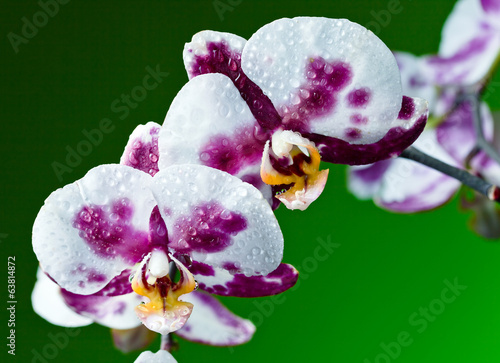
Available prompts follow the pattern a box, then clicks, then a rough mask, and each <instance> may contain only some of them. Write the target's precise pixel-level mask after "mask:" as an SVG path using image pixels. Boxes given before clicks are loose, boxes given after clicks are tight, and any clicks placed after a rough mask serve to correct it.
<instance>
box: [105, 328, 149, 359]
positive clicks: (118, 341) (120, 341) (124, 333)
mask: <svg viewBox="0 0 500 363" xmlns="http://www.w3.org/2000/svg"><path fill="white" fill-rule="evenodd" d="M111 336H112V337H113V343H114V345H115V347H116V348H117V349H119V350H120V351H122V352H123V353H129V352H132V351H134V350H142V349H144V348H146V347H147V346H148V345H150V344H151V343H152V342H153V341H154V340H155V339H156V337H157V336H158V335H157V333H156V332H154V331H152V330H149V329H148V328H146V327H145V326H144V325H142V324H141V325H139V326H138V327H136V328H132V329H112V330H111Z"/></svg>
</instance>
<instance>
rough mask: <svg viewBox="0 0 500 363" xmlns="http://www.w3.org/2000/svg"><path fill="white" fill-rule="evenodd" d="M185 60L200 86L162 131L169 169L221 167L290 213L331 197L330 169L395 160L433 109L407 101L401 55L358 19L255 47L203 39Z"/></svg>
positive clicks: (307, 26)
mask: <svg viewBox="0 0 500 363" xmlns="http://www.w3.org/2000/svg"><path fill="white" fill-rule="evenodd" d="M183 56H184V63H185V66H186V70H187V72H188V75H189V78H190V79H191V80H190V81H189V82H188V83H187V84H186V85H185V86H184V87H183V88H182V90H181V91H180V92H179V93H178V95H177V96H176V97H175V99H174V101H173V102H172V105H171V107H170V109H169V111H168V113H167V115H166V118H165V122H164V124H163V126H162V129H161V131H160V135H159V155H160V160H159V166H160V169H161V168H164V167H167V166H169V165H174V164H185V163H191V164H202V165H207V166H210V167H214V168H217V169H220V170H223V171H226V172H228V173H230V174H232V175H235V176H237V177H239V178H241V179H242V180H244V181H247V182H250V183H252V184H253V185H255V186H256V187H258V188H259V189H260V190H261V191H262V192H263V194H264V195H265V196H266V197H267V198H268V199H269V200H273V199H272V196H273V195H276V197H277V198H278V200H279V201H280V202H282V203H284V204H285V205H286V207H288V208H290V209H301V210H304V209H306V208H307V206H308V205H309V204H310V203H311V202H312V201H313V200H315V199H316V198H317V197H318V196H319V195H320V194H321V192H322V190H323V188H324V186H325V183H326V180H327V175H328V170H323V171H320V170H319V165H320V160H323V161H327V162H332V163H342V164H350V165H355V164H367V163H372V162H375V161H379V160H383V159H387V158H391V157H395V156H397V155H399V154H400V153H401V152H402V151H403V150H404V149H406V148H407V147H408V146H409V145H411V144H412V143H413V142H414V141H415V139H416V138H417V137H418V135H419V134H420V133H421V132H422V130H423V128H424V126H425V122H426V117H427V104H426V102H425V101H424V100H421V99H418V98H414V99H413V98H410V97H406V96H403V94H402V90H401V83H400V75H399V70H398V67H397V64H396V61H395V59H394V56H393V55H392V53H391V52H390V51H389V49H387V47H386V46H385V45H384V44H383V42H382V41H381V40H380V39H378V38H377V37H376V36H375V35H374V34H373V33H372V32H370V31H368V30H367V29H365V28H364V27H362V26H360V25H358V24H355V23H351V22H350V21H348V20H335V19H326V18H307V17H302V18H294V19H280V20H276V21H274V22H272V23H270V24H267V25H265V26H264V27H262V28H260V29H259V30H258V31H257V32H256V33H255V34H254V35H253V36H252V37H251V38H250V39H249V40H248V41H246V40H245V39H243V38H241V37H239V36H236V35H233V34H228V33H219V32H214V31H203V32H200V33H198V34H196V35H195V36H194V37H193V39H192V41H191V42H190V43H188V44H186V46H185V48H184V54H183ZM273 204H274V207H276V206H277V205H276V203H273Z"/></svg>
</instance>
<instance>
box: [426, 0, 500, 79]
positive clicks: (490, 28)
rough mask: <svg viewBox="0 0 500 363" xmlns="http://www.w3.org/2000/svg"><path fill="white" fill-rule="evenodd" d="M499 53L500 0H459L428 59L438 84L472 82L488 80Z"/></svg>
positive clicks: (430, 69)
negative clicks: (433, 53)
mask: <svg viewBox="0 0 500 363" xmlns="http://www.w3.org/2000/svg"><path fill="white" fill-rule="evenodd" d="M499 56H500V0H459V1H458V2H457V3H456V5H455V7H454V8H453V10H452V12H451V14H450V15H449V17H448V19H447V20H446V22H445V24H444V26H443V31H442V35H441V43H440V45H439V52H438V54H437V56H433V57H428V58H427V59H426V61H425V62H426V64H427V66H428V70H429V71H430V72H432V79H433V81H434V83H435V84H437V85H440V86H446V85H459V86H470V85H475V84H478V83H479V82H480V83H484V82H485V80H486V79H487V78H488V76H489V75H491V72H492V71H493V70H494V67H495V66H496V64H497V63H498V61H499Z"/></svg>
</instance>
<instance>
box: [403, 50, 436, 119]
mask: <svg viewBox="0 0 500 363" xmlns="http://www.w3.org/2000/svg"><path fill="white" fill-rule="evenodd" d="M394 57H395V58H396V62H397V63H398V68H399V71H400V72H401V84H402V87H403V92H404V94H405V95H407V96H410V97H417V98H422V99H424V100H426V101H427V102H428V103H429V109H431V110H434V104H435V102H436V98H437V91H436V87H435V86H434V85H433V84H432V82H431V78H430V76H431V75H430V74H429V72H428V70H427V67H426V64H425V60H426V58H425V57H417V56H414V55H413V54H410V53H405V52H395V53H394Z"/></svg>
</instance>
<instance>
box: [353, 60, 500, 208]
mask: <svg viewBox="0 0 500 363" xmlns="http://www.w3.org/2000/svg"><path fill="white" fill-rule="evenodd" d="M396 58H397V60H398V64H399V67H400V70H401V75H402V81H403V89H405V91H406V92H408V94H411V95H420V96H423V95H425V97H427V99H428V100H429V101H430V110H431V115H430V119H431V120H433V122H431V123H430V124H429V125H428V126H427V127H426V128H425V130H424V132H423V133H422V135H421V136H420V137H419V138H418V139H417V141H416V142H415V144H414V146H415V147H417V148H419V149H421V150H422V151H424V152H426V153H427V154H429V155H432V156H433V157H435V158H437V159H439V160H441V161H444V162H446V163H448V164H450V165H453V166H455V167H457V168H465V167H466V164H467V163H469V162H470V164H471V165H470V167H471V168H472V169H473V170H474V171H475V172H476V173H477V174H480V175H482V176H483V177H484V178H485V179H487V180H489V181H490V182H492V183H494V184H498V183H500V169H499V166H498V164H497V163H495V162H494V161H493V160H491V159H490V158H488V157H487V156H486V155H485V154H484V153H480V154H479V155H478V156H476V157H475V158H473V159H472V160H470V161H469V155H470V153H471V151H472V150H473V149H474V147H475V146H476V132H475V130H474V117H475V114H474V112H475V110H474V109H473V106H472V105H471V104H470V103H469V102H460V103H458V104H457V101H456V98H457V95H459V94H460V92H461V89H460V88H445V89H442V90H440V91H439V92H438V91H437V88H436V87H435V86H434V84H433V81H432V75H430V73H429V68H428V66H427V64H426V62H427V57H415V56H412V55H410V54H407V53H396ZM480 107H481V117H482V120H481V122H482V125H483V129H484V132H485V136H486V137H487V138H488V139H491V138H492V134H493V120H492V115H491V112H490V110H489V108H488V106H487V105H486V104H485V103H481V105H480ZM460 187H461V183H460V182H459V181H457V180H455V179H453V178H451V177H449V176H447V175H444V174H442V173H440V172H438V171H436V170H434V169H431V168H428V167H426V166H424V165H422V164H419V163H416V162H414V161H411V160H406V159H401V158H397V159H393V160H385V161H381V162H378V163H375V164H372V165H368V166H357V167H351V168H350V169H349V189H350V190H351V192H352V193H354V194H355V195H356V196H357V197H358V198H360V199H373V200H374V202H375V203H376V204H377V205H378V206H380V207H382V208H384V209H387V210H391V211H395V212H401V213H412V212H419V211H425V210H430V209H433V208H436V207H438V206H440V205H442V204H444V203H445V202H447V201H448V200H450V199H451V198H452V197H453V196H454V195H455V194H456V192H457V191H458V189H459V188H460ZM490 203H491V202H490Z"/></svg>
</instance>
